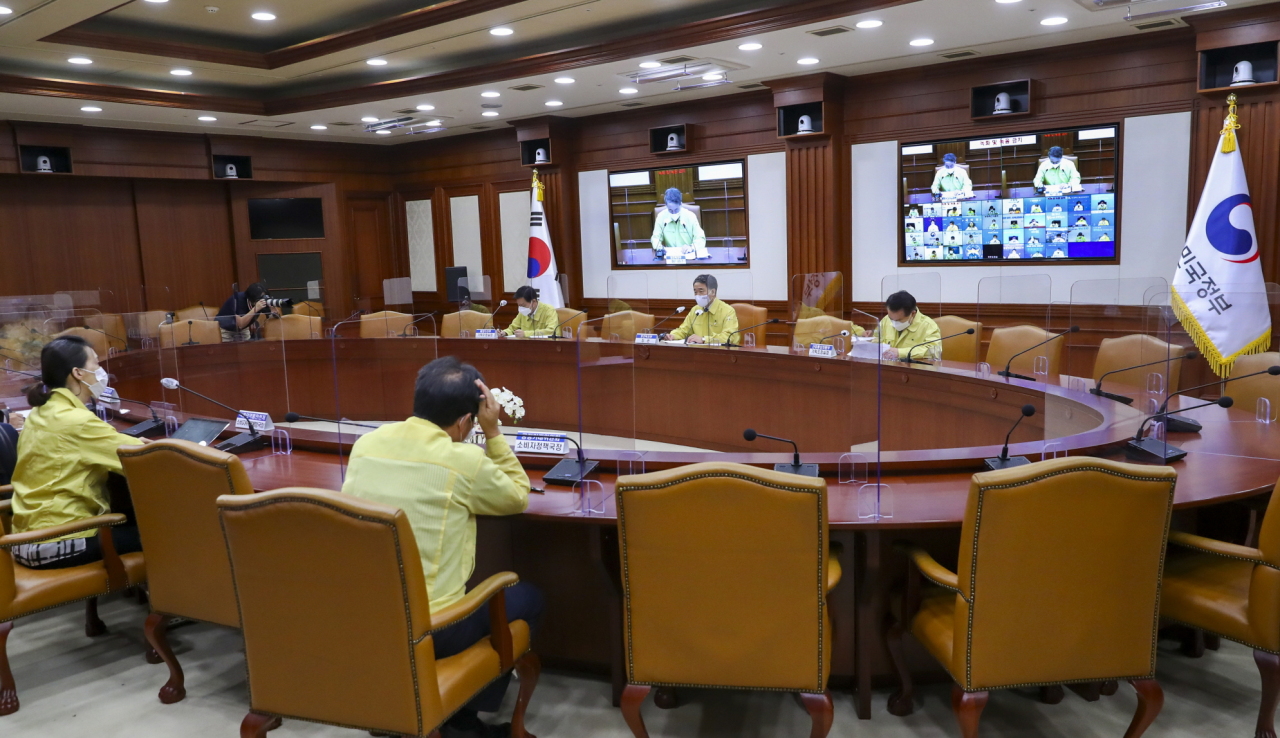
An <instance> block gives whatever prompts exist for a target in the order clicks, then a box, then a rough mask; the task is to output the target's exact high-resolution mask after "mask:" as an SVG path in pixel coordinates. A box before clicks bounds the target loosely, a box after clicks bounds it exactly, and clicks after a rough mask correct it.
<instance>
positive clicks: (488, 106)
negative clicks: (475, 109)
mask: <svg viewBox="0 0 1280 738" xmlns="http://www.w3.org/2000/svg"><path fill="white" fill-rule="evenodd" d="M480 107H482V108H486V109H490V110H492V109H496V108H500V107H502V103H481V104H480Z"/></svg>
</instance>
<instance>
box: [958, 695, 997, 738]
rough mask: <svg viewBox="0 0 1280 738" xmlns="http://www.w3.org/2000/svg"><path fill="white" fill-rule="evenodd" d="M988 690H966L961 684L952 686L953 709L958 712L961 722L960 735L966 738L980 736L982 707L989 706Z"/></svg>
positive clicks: (959, 721)
mask: <svg viewBox="0 0 1280 738" xmlns="http://www.w3.org/2000/svg"><path fill="white" fill-rule="evenodd" d="M987 697H988V695H987V693H986V692H966V691H964V690H963V689H961V688H960V685H959V684H955V685H952V687H951V710H952V711H953V712H955V714H956V722H958V723H960V735H961V736H963V737H964V738H978V719H979V718H981V717H982V708H984V707H986V706H987Z"/></svg>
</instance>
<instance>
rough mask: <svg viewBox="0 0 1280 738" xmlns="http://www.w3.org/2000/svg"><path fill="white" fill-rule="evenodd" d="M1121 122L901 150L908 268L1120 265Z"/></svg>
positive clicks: (902, 248)
mask: <svg viewBox="0 0 1280 738" xmlns="http://www.w3.org/2000/svg"><path fill="white" fill-rule="evenodd" d="M1119 157H1120V146H1119V126H1115V125H1107V126H1088V127H1082V128H1070V129H1062V130H1053V131H1036V132H1033V133H1024V134H1015V135H1004V136H993V137H990V138H966V139H949V140H946V141H930V142H922V143H912V144H907V145H904V146H903V147H902V151H901V158H900V162H901V171H902V211H901V213H900V217H899V229H900V241H899V244H900V245H899V263H900V264H902V265H904V266H919V265H924V264H928V265H930V266H936V265H939V264H943V265H948V264H949V265H955V266H963V265H975V264H988V265H989V264H991V263H993V262H994V263H1002V264H1019V263H1025V262H1027V261H1040V262H1050V263H1081V262H1085V263H1098V262H1108V261H1110V262H1114V261H1116V260H1118V257H1119V254H1120V245H1119V241H1118V234H1119V232H1120V229H1119V215H1120V201H1119V193H1118V192H1117V190H1116V182H1117V178H1116V171H1117V168H1118V164H1119V161H1120V158H1119Z"/></svg>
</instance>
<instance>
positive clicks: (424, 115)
mask: <svg viewBox="0 0 1280 738" xmlns="http://www.w3.org/2000/svg"><path fill="white" fill-rule="evenodd" d="M395 113H396V115H416V116H419V117H422V118H428V119H430V120H435V119H436V118H439V119H440V120H453V116H452V115H438V114H436V113H432V112H423V111H421V110H418V109H417V108H405V109H404V110H397V111H395Z"/></svg>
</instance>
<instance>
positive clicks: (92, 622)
mask: <svg viewBox="0 0 1280 738" xmlns="http://www.w3.org/2000/svg"><path fill="white" fill-rule="evenodd" d="M106 632H107V624H106V623H104V622H102V618H100V617H98V598H97V597H90V598H89V599H88V600H86V601H85V603H84V634H85V635H86V636H88V637H90V638H97V637H98V636H100V635H103V634H105V633H106Z"/></svg>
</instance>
